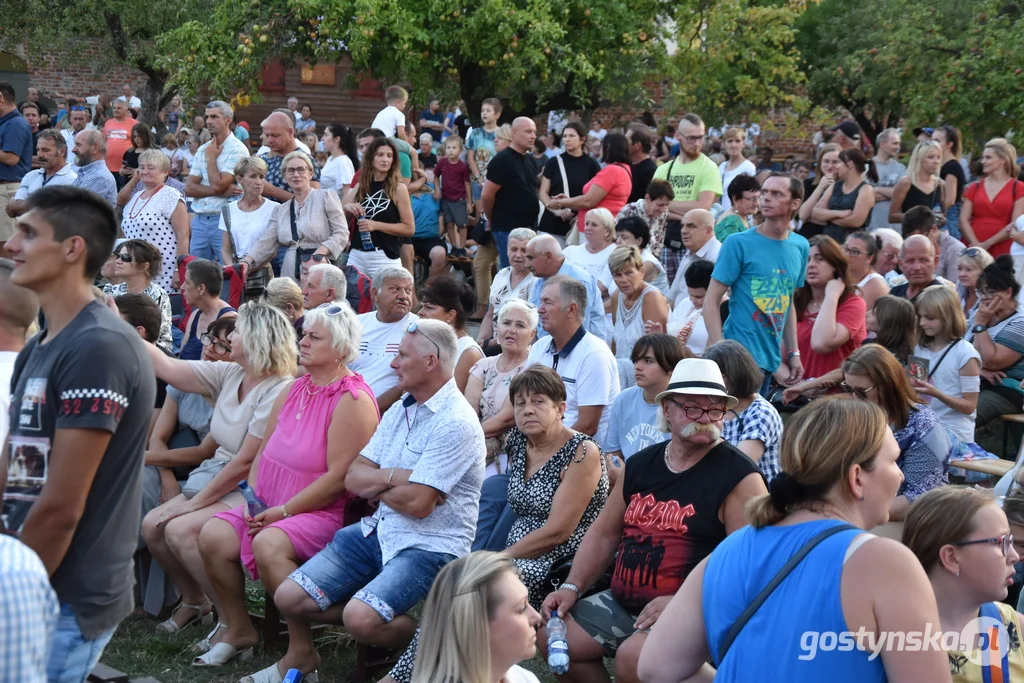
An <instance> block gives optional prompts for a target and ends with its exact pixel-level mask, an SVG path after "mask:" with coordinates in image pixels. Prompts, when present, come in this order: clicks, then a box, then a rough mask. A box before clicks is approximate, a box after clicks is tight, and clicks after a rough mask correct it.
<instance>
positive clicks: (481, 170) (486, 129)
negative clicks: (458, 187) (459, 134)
mask: <svg viewBox="0 0 1024 683" xmlns="http://www.w3.org/2000/svg"><path fill="white" fill-rule="evenodd" d="M501 110H502V105H501V100H499V99H498V98H497V97H488V98H487V99H485V100H484V101H483V102H482V103H481V104H480V120H481V121H482V122H483V124H484V125H483V127H481V128H473V130H471V131H470V132H469V138H467V140H466V150H467V152H466V163H467V164H469V172H470V179H471V180H472V181H473V184H474V185H475V189H474V192H475V193H477V194H474V195H473V196H474V198H476V199H479V194H478V193H479V192H480V189H481V188H483V185H484V180H486V179H487V164H488V163H490V161H491V157H493V156H494V155H495V154H497V150H496V149H495V140H496V138H497V136H498V118H499V117H500V116H501Z"/></svg>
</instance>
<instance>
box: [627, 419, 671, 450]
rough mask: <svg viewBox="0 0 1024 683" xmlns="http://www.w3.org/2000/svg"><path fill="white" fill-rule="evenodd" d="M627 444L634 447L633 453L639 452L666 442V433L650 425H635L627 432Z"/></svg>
mask: <svg viewBox="0 0 1024 683" xmlns="http://www.w3.org/2000/svg"><path fill="white" fill-rule="evenodd" d="M624 438H625V440H626V443H628V444H629V445H630V446H634V448H633V452H634V453H635V452H637V451H640V450H643V449H644V448H647V447H648V446H651V445H654V444H656V443H661V442H662V441H664V440H665V432H663V431H661V430H660V429H658V428H656V427H655V426H654V425H650V424H638V425H634V426H633V428H632V429H630V430H629V431H628V432H626V436H625V437H624Z"/></svg>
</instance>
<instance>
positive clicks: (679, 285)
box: [668, 209, 722, 302]
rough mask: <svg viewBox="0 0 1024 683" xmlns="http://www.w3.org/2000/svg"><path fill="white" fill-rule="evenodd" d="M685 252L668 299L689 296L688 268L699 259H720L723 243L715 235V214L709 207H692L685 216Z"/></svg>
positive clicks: (682, 232) (681, 257) (711, 260)
mask: <svg viewBox="0 0 1024 683" xmlns="http://www.w3.org/2000/svg"><path fill="white" fill-rule="evenodd" d="M682 223H683V229H682V231H681V233H680V234H681V235H682V238H683V249H684V251H683V253H682V256H680V257H679V269H678V270H677V271H676V276H675V278H674V279H673V280H672V287H671V288H670V289H669V290H668V300H669V301H673V302H675V301H676V300H678V299H679V298H680V297H684V298H685V297H687V296H689V294H688V293H687V291H686V277H685V274H686V269H687V268H689V267H690V264H691V263H693V262H694V261H696V260H697V259H702V260H704V261H710V262H711V263H714V262H715V261H717V260H718V252H719V251H720V250H721V249H722V243H721V242H719V241H718V238H717V237H715V216H714V214H712V213H711V212H710V211H708V210H707V209H691V210H690V211H687V212H686V214H685V215H684V216H683V221H682Z"/></svg>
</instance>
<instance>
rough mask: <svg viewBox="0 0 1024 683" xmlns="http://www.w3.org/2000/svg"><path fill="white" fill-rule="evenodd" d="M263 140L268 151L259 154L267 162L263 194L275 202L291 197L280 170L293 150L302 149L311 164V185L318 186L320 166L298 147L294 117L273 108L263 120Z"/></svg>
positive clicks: (284, 200)
mask: <svg viewBox="0 0 1024 683" xmlns="http://www.w3.org/2000/svg"><path fill="white" fill-rule="evenodd" d="M263 140H264V142H266V145H267V147H268V148H269V149H270V151H269V152H266V153H265V154H261V155H259V156H260V159H263V161H265V162H266V164H267V178H266V182H264V183H263V196H264V197H267V198H268V199H273V200H274V201H276V202H281V203H284V202H286V201H288V200H289V199H291V198H292V191H291V188H290V187H288V182H287V180H285V177H284V174H283V173H282V171H281V164H282V162H283V161H284V158H285V157H286V156H288V155H289V154H291V153H292V152H294V151H295V150H300V151H303V152H304V153H305V154H306V156H308V157H309V161H310V162H311V163H312V164H313V180H312V182H310V185H311V186H312V187H320V166H319V165H318V164H317V163H316V159H314V158H313V157H312V156H311V155H310V154H309V153H308V152H305V151H304V150H302V148H301V147H299V144H298V141H297V140H296V139H295V119H294V118H293V117H291V116H289V115H288V114H285V113H283V112H280V111H277V110H274V111H273V112H271V114H270V116H268V117H267V118H266V120H265V121H264V122H263Z"/></svg>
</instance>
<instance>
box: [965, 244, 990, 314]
mask: <svg viewBox="0 0 1024 683" xmlns="http://www.w3.org/2000/svg"><path fill="white" fill-rule="evenodd" d="M993 262H995V259H994V258H992V255H991V254H989V253H988V252H987V251H985V250H984V249H982V248H981V247H967V248H966V249H964V250H963V253H962V254H960V257H959V258H958V259H957V261H956V272H957V286H956V293H957V294H958V295H959V296H960V301H961V302H962V304H963V306H962V310H963V313H964V317H965V318H968V319H969V318H970V317H971V316H973V315H974V313H975V311H977V310H978V304H980V303H981V297H979V296H978V280H979V279H980V278H981V273H982V271H984V270H985V269H986V268H988V267H989V266H990V265H992V263H993Z"/></svg>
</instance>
